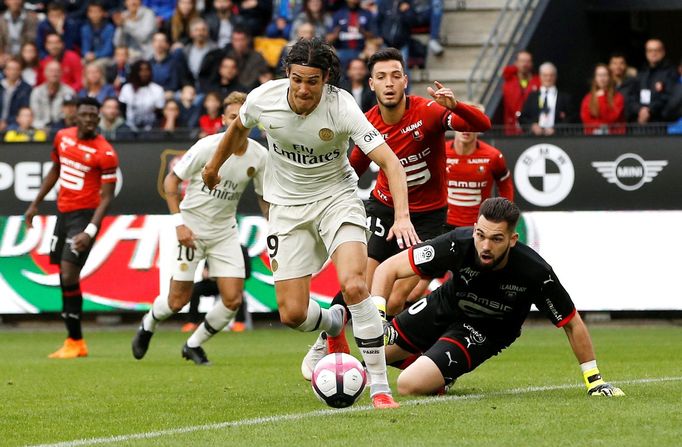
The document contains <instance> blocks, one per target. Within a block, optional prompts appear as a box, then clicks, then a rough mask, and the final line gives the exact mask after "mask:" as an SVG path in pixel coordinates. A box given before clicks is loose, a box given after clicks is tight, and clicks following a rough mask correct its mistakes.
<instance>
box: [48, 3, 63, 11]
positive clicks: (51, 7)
mask: <svg viewBox="0 0 682 447" xmlns="http://www.w3.org/2000/svg"><path fill="white" fill-rule="evenodd" d="M45 9H46V10H47V12H50V11H62V12H66V6H65V5H64V3H62V2H57V1H55V2H49V3H48V4H47V8H45Z"/></svg>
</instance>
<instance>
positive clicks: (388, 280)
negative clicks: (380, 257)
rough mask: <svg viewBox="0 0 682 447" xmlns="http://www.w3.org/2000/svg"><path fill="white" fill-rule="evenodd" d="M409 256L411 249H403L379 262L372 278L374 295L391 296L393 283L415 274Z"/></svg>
mask: <svg viewBox="0 0 682 447" xmlns="http://www.w3.org/2000/svg"><path fill="white" fill-rule="evenodd" d="M409 256H410V254H409V251H408V250H403V251H401V252H400V253H398V254H396V255H393V256H391V257H390V258H388V259H387V260H385V261H384V262H382V263H381V264H379V266H378V267H377V269H376V270H375V272H374V277H373V279H372V296H374V297H388V296H390V295H391V290H392V289H393V284H395V282H396V281H397V280H399V279H402V278H409V277H411V276H413V275H414V274H415V273H414V270H412V266H411V264H410V258H409Z"/></svg>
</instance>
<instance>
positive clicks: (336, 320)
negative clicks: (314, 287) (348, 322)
mask: <svg viewBox="0 0 682 447" xmlns="http://www.w3.org/2000/svg"><path fill="white" fill-rule="evenodd" d="M343 324H344V309H343V306H337V305H334V306H332V307H331V308H329V309H322V308H321V307H320V305H319V304H318V303H317V301H315V300H309V301H308V313H307V315H306V319H305V321H304V322H303V323H301V324H300V325H299V326H297V327H296V330H298V331H301V332H313V331H318V330H321V331H325V332H327V333H328V334H331V335H338V334H339V332H341V329H342V328H343Z"/></svg>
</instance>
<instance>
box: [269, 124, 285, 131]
mask: <svg viewBox="0 0 682 447" xmlns="http://www.w3.org/2000/svg"><path fill="white" fill-rule="evenodd" d="M282 127H284V126H273V125H272V123H270V129H272V130H275V129H281V128H282Z"/></svg>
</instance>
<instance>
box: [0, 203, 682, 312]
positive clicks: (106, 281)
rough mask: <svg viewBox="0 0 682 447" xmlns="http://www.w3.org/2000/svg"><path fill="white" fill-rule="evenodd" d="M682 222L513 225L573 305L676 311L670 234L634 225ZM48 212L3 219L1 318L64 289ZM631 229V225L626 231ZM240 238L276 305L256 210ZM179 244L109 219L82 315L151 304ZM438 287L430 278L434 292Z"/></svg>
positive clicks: (654, 217)
mask: <svg viewBox="0 0 682 447" xmlns="http://www.w3.org/2000/svg"><path fill="white" fill-rule="evenodd" d="M652 222H656V223H657V225H659V226H661V227H662V228H679V227H680V226H682V211H641V212H638V211H632V212H531V213H524V215H523V216H522V219H521V222H520V223H519V226H518V227H517V231H518V232H519V234H520V240H521V241H523V242H525V243H527V244H529V245H530V246H531V247H533V248H534V249H535V250H537V251H538V252H539V253H540V255H542V256H543V257H544V258H545V259H546V260H547V262H549V263H550V264H551V265H552V266H553V267H554V270H555V271H556V273H557V275H558V276H559V279H560V280H561V282H562V283H563V285H564V286H565V287H566V290H568V292H569V293H570V294H571V297H572V298H573V300H574V301H575V303H576V306H577V307H578V309H580V310H595V311H597V310H682V296H681V295H680V292H679V289H678V288H677V287H675V286H676V278H677V270H676V269H677V265H678V263H677V262H676V254H677V253H679V252H680V251H682V244H681V243H680V242H678V241H676V240H673V241H672V242H670V243H669V244H668V245H666V246H665V249H663V250H661V249H660V247H659V246H657V245H656V244H647V243H645V242H642V241H639V240H636V239H632V234H633V231H634V232H636V229H640V230H645V229H648V228H651V223H652ZM54 224H55V218H54V217H53V216H50V217H40V218H39V219H36V223H35V228H34V229H33V230H31V231H28V232H27V231H26V229H25V226H24V222H23V217H21V216H11V217H0V314H11V313H40V312H58V311H60V310H61V294H60V289H59V278H58V275H57V268H56V266H53V265H50V264H49V261H48V256H47V255H48V252H49V246H50V239H51V235H52V232H53V228H54ZM633 229H634V230H633ZM239 231H240V240H241V242H242V244H243V245H245V246H246V247H247V248H248V251H249V255H250V256H251V259H250V262H251V267H252V275H251V278H250V279H249V280H247V281H246V285H245V287H246V290H245V296H246V300H247V303H248V308H249V310H250V311H251V312H272V311H276V309H277V302H276V299H275V294H274V283H273V279H272V271H271V269H270V263H269V259H268V255H267V247H266V242H265V239H266V237H267V222H266V220H265V219H264V218H263V217H260V216H244V217H241V218H240V219H239ZM176 252H177V240H176V239H175V232H174V227H173V225H172V222H171V221H170V218H169V216H168V215H146V216H141V215H121V216H108V217H106V218H105V220H104V224H103V226H102V230H101V232H100V234H99V236H98V238H97V242H96V243H95V246H94V247H93V250H92V252H91V254H90V257H89V258H88V262H87V263H86V264H85V266H84V268H83V274H82V283H81V284H82V290H83V295H84V308H85V310H86V311H121V310H145V309H148V308H149V306H150V304H151V303H152V302H153V301H154V299H155V298H156V297H157V296H159V294H161V295H164V296H165V294H166V293H167V285H168V279H169V278H170V273H169V269H170V266H171V265H172V261H173V260H174V258H175V255H176ZM439 284H440V281H439V280H435V281H434V282H433V283H432V284H431V287H432V289H433V288H435V287H437V286H438V285H439ZM338 290H339V286H338V282H337V279H336V271H335V269H334V266H333V265H332V264H331V263H328V264H327V265H325V266H324V268H323V269H322V270H321V271H320V272H319V273H317V274H316V275H314V276H313V279H312V284H311V295H312V297H313V298H314V299H316V300H317V301H318V302H320V303H321V304H322V305H323V306H325V307H326V306H328V305H329V302H330V301H331V299H332V298H333V296H334V295H335V294H336V293H337V292H338Z"/></svg>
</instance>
